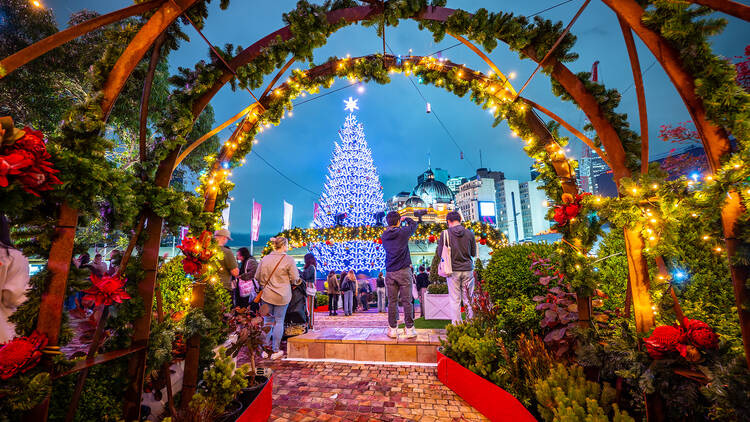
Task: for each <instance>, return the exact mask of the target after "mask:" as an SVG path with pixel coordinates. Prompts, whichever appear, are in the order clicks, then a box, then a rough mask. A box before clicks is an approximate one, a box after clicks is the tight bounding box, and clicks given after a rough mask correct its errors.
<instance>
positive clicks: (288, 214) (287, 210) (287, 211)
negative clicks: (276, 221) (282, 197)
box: [281, 201, 294, 230]
mask: <svg viewBox="0 0 750 422" xmlns="http://www.w3.org/2000/svg"><path fill="white" fill-rule="evenodd" d="M293 210H294V207H292V204H290V203H288V202H286V201H284V227H283V228H282V229H281V230H289V229H291V228H292V211H293Z"/></svg>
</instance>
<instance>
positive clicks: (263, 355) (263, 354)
mask: <svg viewBox="0 0 750 422" xmlns="http://www.w3.org/2000/svg"><path fill="white" fill-rule="evenodd" d="M260 357H262V358H263V359H268V353H266V352H261V354H260Z"/></svg>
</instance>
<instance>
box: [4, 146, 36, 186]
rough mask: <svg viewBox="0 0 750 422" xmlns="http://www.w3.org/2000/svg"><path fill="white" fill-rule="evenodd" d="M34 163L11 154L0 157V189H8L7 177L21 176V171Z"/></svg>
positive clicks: (19, 155) (18, 155)
mask: <svg viewBox="0 0 750 422" xmlns="http://www.w3.org/2000/svg"><path fill="white" fill-rule="evenodd" d="M33 163H34V162H33V161H32V160H30V159H28V158H26V157H25V156H24V155H23V154H18V153H11V154H8V155H0V187H4V188H5V187H8V184H9V181H8V176H16V175H19V174H21V172H22V171H23V169H25V168H27V167H29V166H31V165H32V164H33Z"/></svg>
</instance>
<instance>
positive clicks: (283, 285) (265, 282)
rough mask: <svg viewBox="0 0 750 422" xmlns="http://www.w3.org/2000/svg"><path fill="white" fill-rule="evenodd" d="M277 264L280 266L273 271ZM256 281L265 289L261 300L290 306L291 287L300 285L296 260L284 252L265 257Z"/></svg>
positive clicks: (261, 261)
mask: <svg viewBox="0 0 750 422" xmlns="http://www.w3.org/2000/svg"><path fill="white" fill-rule="evenodd" d="M279 260H281V262H279ZM277 263H278V264H279V266H278V268H276V271H273V269H274V267H276V264H277ZM272 272H273V275H272V274H271V273H272ZM255 279H256V280H258V283H260V285H261V286H262V287H263V295H262V296H261V297H260V298H261V299H262V300H263V301H264V302H268V303H270V304H271V305H286V304H288V303H289V302H290V301H291V300H292V286H291V285H292V284H294V285H295V286H296V285H298V284H300V278H299V271H298V270H297V266H296V265H295V264H294V258H292V257H291V256H289V255H287V254H285V253H282V252H271V253H270V254H268V255H266V256H264V257H263V259H261V260H260V262H259V263H258V269H257V270H256V272H255Z"/></svg>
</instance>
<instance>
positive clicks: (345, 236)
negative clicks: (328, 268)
mask: <svg viewBox="0 0 750 422" xmlns="http://www.w3.org/2000/svg"><path fill="white" fill-rule="evenodd" d="M461 224H462V225H463V226H464V227H466V228H467V229H469V230H472V231H473V232H474V235H475V236H476V237H477V242H480V243H483V244H487V246H489V247H490V248H491V249H493V250H494V249H497V248H500V247H504V246H507V245H508V240H507V238H506V237H505V235H504V234H502V233H500V232H499V231H498V230H497V229H496V228H494V227H492V226H491V225H489V224H486V223H480V222H478V221H464V222H463V223H461ZM447 228H448V226H447V225H446V224H445V223H430V224H420V225H419V226H417V230H416V232H415V233H414V235H413V236H412V237H411V240H414V241H427V242H430V243H434V242H436V241H437V240H438V239H439V237H440V234H441V233H442V231H443V230H446V229H447ZM383 230H385V227H373V226H362V227H326V228H322V229H301V228H293V229H289V230H284V231H282V232H281V233H279V234H277V235H276V236H277V237H278V236H281V237H286V238H287V239H289V246H290V247H292V248H300V247H308V245H309V246H310V247H312V245H313V244H314V243H327V244H328V243H341V242H348V241H352V240H358V241H363V242H377V241H378V240H379V239H380V236H381V235H382V234H383ZM271 251H273V246H272V244H271V241H270V240H269V241H268V243H266V246H265V247H264V248H263V256H265V255H267V254H269V253H271Z"/></svg>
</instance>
